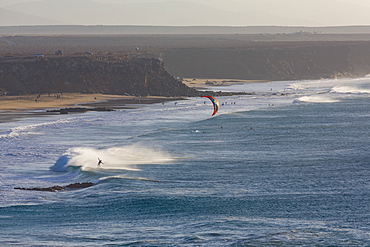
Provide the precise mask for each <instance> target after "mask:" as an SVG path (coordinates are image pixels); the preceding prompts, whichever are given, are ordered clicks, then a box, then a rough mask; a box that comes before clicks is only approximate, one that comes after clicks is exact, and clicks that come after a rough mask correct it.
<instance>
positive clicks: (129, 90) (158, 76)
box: [0, 56, 197, 96]
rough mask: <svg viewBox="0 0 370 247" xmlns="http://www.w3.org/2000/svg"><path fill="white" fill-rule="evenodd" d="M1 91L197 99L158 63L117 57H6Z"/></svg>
mask: <svg viewBox="0 0 370 247" xmlns="http://www.w3.org/2000/svg"><path fill="white" fill-rule="evenodd" d="M0 89H1V90H3V91H7V92H9V93H11V94H28V93H48V92H50V93H61V92H65V93H67V92H84V93H108V94H129V95H142V96H146V95H157V96H196V95H197V91H195V90H194V89H192V88H188V87H187V86H185V85H184V84H182V83H181V82H180V81H178V80H176V79H175V78H174V77H173V76H171V75H170V74H169V73H167V72H166V70H165V69H164V66H163V64H162V63H161V62H160V61H159V60H158V59H151V58H125V57H121V58H120V57H113V56H106V57H102V56H101V57H97V56H67V57H57V56H55V57H49V58H47V57H40V58H35V57H3V58H1V59H0Z"/></svg>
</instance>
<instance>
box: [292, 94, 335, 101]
mask: <svg viewBox="0 0 370 247" xmlns="http://www.w3.org/2000/svg"><path fill="white" fill-rule="evenodd" d="M339 101H340V100H338V99H335V98H332V97H330V96H328V95H310V96H303V97H300V98H297V99H295V100H294V101H293V103H300V102H311V103H334V102H339Z"/></svg>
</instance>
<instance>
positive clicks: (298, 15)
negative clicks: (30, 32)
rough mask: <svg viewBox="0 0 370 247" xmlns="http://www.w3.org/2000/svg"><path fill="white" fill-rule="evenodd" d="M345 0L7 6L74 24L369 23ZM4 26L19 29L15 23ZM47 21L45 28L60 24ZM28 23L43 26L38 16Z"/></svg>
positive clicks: (78, 1)
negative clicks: (13, 26)
mask: <svg viewBox="0 0 370 247" xmlns="http://www.w3.org/2000/svg"><path fill="white" fill-rule="evenodd" d="M359 2H360V1H348V0H347V1H343V0H325V1H322V0H309V1H308V0H306V1H303V0H301V1H299V0H278V1H277V0H275V1H272V0H249V1H246V0H243V1H242V0H240V1H235V0H234V1H225V0H223V1H218V0H202V1H193V0H167V1H164V0H156V1H155V0H145V1H140V0H124V1H114V2H113V1H102V0H100V1H94V0H39V1H27V2H26V1H25V2H18V3H17V2H15V3H13V4H11V3H10V1H8V4H6V5H4V4H2V5H1V6H2V7H3V8H5V9H7V10H11V11H15V12H18V13H23V14H27V15H31V16H37V17H40V18H44V19H48V20H55V21H58V22H59V23H69V24H74V25H151V26H163V25H168V26H271V25H274V26H331V25H335V26H343V25H366V24H370V23H369V13H370V4H369V3H366V2H365V1H362V3H359ZM11 21H12V18H10V19H9V20H8V22H7V23H10V24H4V23H0V25H18V24H17V23H16V22H14V23H11ZM55 21H45V22H43V23H44V24H45V25H51V24H55ZM26 24H27V25H39V23H38V22H37V21H35V20H33V19H32V18H30V19H29V21H28V22H27V23H26Z"/></svg>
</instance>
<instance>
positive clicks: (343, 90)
mask: <svg viewBox="0 0 370 247" xmlns="http://www.w3.org/2000/svg"><path fill="white" fill-rule="evenodd" d="M331 92H333V93H353V94H363V93H370V90H369V89H364V88H360V87H356V86H336V87H333V88H332V89H331Z"/></svg>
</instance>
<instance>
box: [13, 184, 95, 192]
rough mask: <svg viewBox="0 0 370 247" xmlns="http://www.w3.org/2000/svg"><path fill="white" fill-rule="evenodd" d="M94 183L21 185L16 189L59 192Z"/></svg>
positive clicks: (85, 186)
mask: <svg viewBox="0 0 370 247" xmlns="http://www.w3.org/2000/svg"><path fill="white" fill-rule="evenodd" d="M93 185H94V183H91V182H86V183H73V184H69V185H67V186H59V185H55V186H52V187H46V188H37V187H36V188H21V187H15V188H14V189H16V190H35V191H49V192H57V191H63V190H69V189H82V188H87V187H90V186H93Z"/></svg>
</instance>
